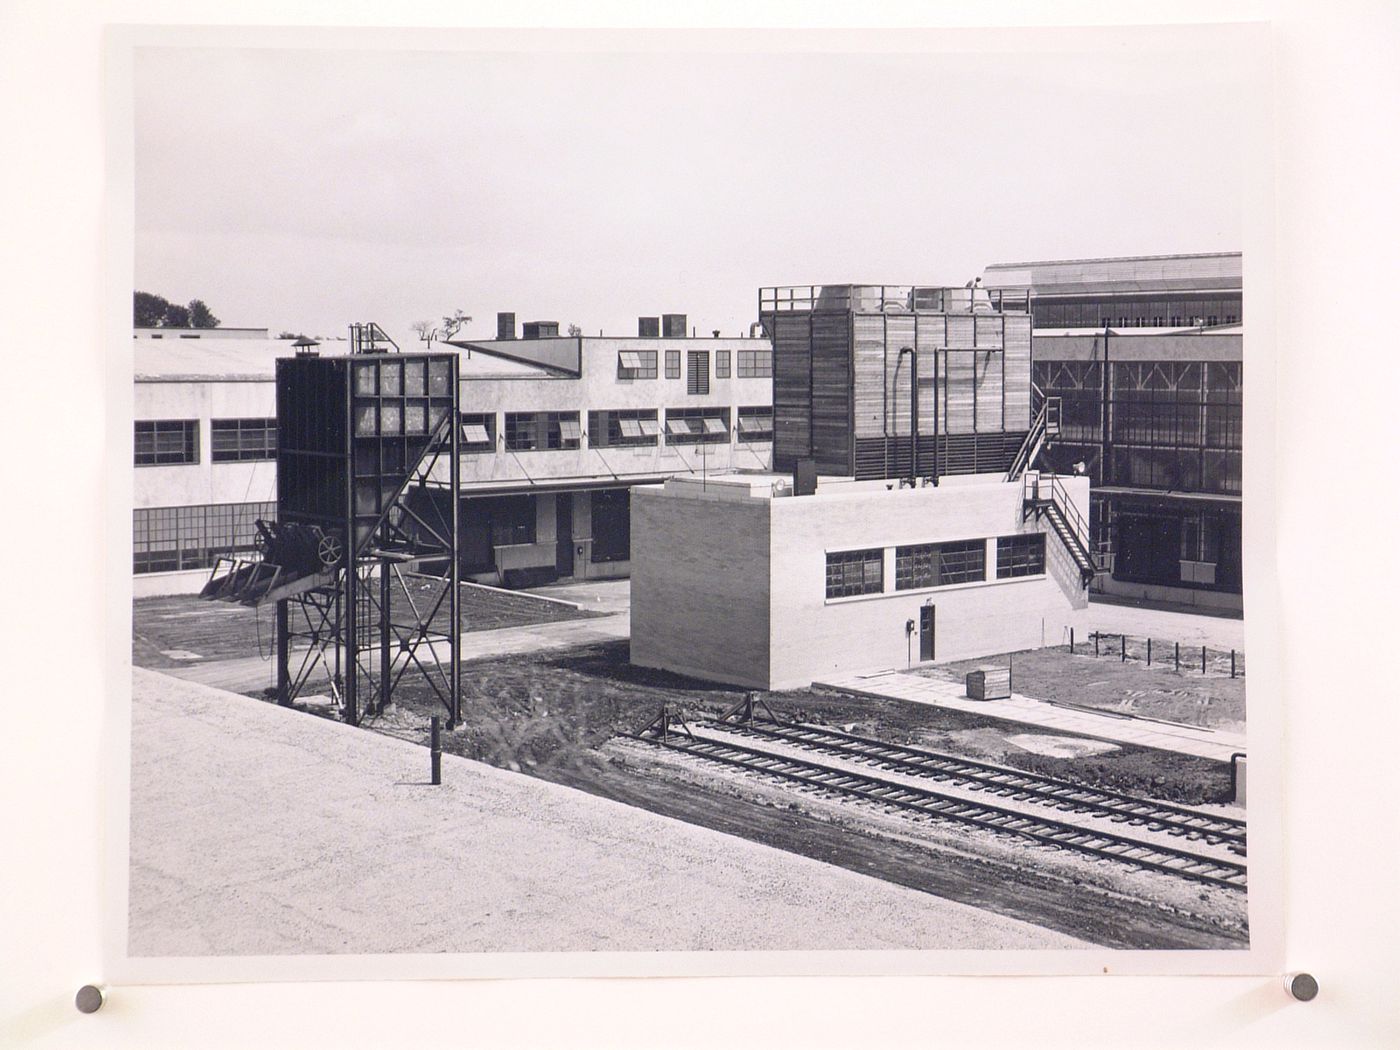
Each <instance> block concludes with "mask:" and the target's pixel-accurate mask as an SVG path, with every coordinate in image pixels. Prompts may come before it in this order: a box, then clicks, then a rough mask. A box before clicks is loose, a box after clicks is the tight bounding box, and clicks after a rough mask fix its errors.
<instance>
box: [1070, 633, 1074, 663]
mask: <svg viewBox="0 0 1400 1050" xmlns="http://www.w3.org/2000/svg"><path fill="white" fill-rule="evenodd" d="M1069 651H1070V655H1071V656H1072V655H1074V628H1073V627H1071V628H1070V629H1069Z"/></svg>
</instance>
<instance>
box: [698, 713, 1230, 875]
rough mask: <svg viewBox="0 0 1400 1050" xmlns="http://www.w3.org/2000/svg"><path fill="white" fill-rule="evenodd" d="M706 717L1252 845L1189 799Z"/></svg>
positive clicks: (941, 776)
mask: <svg viewBox="0 0 1400 1050" xmlns="http://www.w3.org/2000/svg"><path fill="white" fill-rule="evenodd" d="M699 724H712V725H714V726H715V728H717V729H722V730H723V731H725V732H727V733H734V734H738V735H741V736H752V737H758V738H761V739H768V740H779V741H782V742H783V743H786V744H790V745H793V746H795V747H800V748H804V749H806V750H809V751H815V752H818V753H820V754H826V755H834V756H838V757H840V758H844V759H847V760H849V761H855V762H861V763H864V764H867V765H874V766H877V767H879V768H881V769H887V770H892V771H895V772H899V773H904V774H906V775H910V776H917V777H927V778H929V779H932V780H936V781H940V782H951V783H958V784H963V785H965V786H968V787H970V788H973V789H974V790H978V791H986V792H988V793H989V794H993V795H997V796H1000V797H1004V798H1012V799H1016V800H1021V799H1034V800H1035V801H1037V802H1042V803H1044V804H1047V805H1050V806H1053V807H1054V808H1056V809H1060V810H1064V811H1066V812H1076V813H1093V814H1097V815H1101V816H1106V817H1108V818H1109V819H1110V820H1112V821H1114V822H1118V823H1126V824H1130V825H1132V826H1134V827H1143V828H1146V829H1148V830H1149V831H1160V832H1164V833H1166V834H1168V835H1172V836H1176V837H1182V838H1185V839H1188V840H1196V841H1204V842H1207V843H1210V844H1212V845H1215V844H1223V845H1225V846H1227V847H1228V848H1230V849H1231V850H1233V851H1235V852H1238V853H1240V854H1243V853H1244V851H1245V845H1246V841H1245V823H1244V821H1242V820H1236V819H1234V818H1233V817H1224V816H1216V815H1214V814H1210V813H1201V812H1199V811H1197V810H1193V809H1188V808H1186V807H1185V806H1173V805H1171V804H1170V803H1166V802H1155V801H1152V800H1151V799H1144V798H1137V797H1135V796H1133V795H1126V794H1123V793H1122V792H1118V791H1110V790H1108V789H1106V788H1093V787H1086V786H1084V785H1082V784H1075V783H1073V782H1071V781H1068V780H1060V779H1058V778H1056V777H1048V776H1042V775H1040V774H1037V773H1027V772H1026V771H1025V770H1020V769H1012V768H1010V767H1008V766H998V765H993V764H992V763H990V762H978V761H976V760H974V759H969V758H962V757H960V756H958V755H947V754H941V753H939V752H937V751H925V750H923V749H921V748H916V747H909V746H904V745H899V744H891V743H888V742H887V741H883V740H875V739H872V738H870V737H864V736H856V735H855V734H852V733H843V732H840V731H839V730H835V729H826V728H822V727H817V726H807V725H800V724H797V723H793V722H782V721H778V720H777V719H770V718H762V717H754V718H753V719H751V720H749V721H745V722H742V723H732V722H710V723H699Z"/></svg>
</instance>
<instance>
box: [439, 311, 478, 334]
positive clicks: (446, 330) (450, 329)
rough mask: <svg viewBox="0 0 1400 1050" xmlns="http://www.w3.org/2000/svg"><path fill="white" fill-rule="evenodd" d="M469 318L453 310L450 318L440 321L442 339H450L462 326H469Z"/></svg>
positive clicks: (461, 312)
mask: <svg viewBox="0 0 1400 1050" xmlns="http://www.w3.org/2000/svg"><path fill="white" fill-rule="evenodd" d="M470 323H471V317H470V316H469V315H468V314H466V313H464V312H463V311H461V310H454V311H453V312H452V315H451V316H450V317H444V318H443V319H442V336H441V337H442V338H443V339H451V338H452V337H453V336H454V335H456V334H457V332H458V331H459V330H460V329H461V328H462V326H463V325H466V324H470Z"/></svg>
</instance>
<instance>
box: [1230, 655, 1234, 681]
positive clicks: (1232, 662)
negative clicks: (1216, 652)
mask: <svg viewBox="0 0 1400 1050" xmlns="http://www.w3.org/2000/svg"><path fill="white" fill-rule="evenodd" d="M1230 677H1231V678H1234V677H1235V650H1233V649H1231V650H1230Z"/></svg>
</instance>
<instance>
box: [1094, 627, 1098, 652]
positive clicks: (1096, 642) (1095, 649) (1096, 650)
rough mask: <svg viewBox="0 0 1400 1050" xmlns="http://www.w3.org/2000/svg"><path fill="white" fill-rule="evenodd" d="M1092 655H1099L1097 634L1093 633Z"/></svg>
mask: <svg viewBox="0 0 1400 1050" xmlns="http://www.w3.org/2000/svg"><path fill="white" fill-rule="evenodd" d="M1094 655H1095V656H1098V655H1099V632H1098V631H1095V632H1094Z"/></svg>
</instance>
